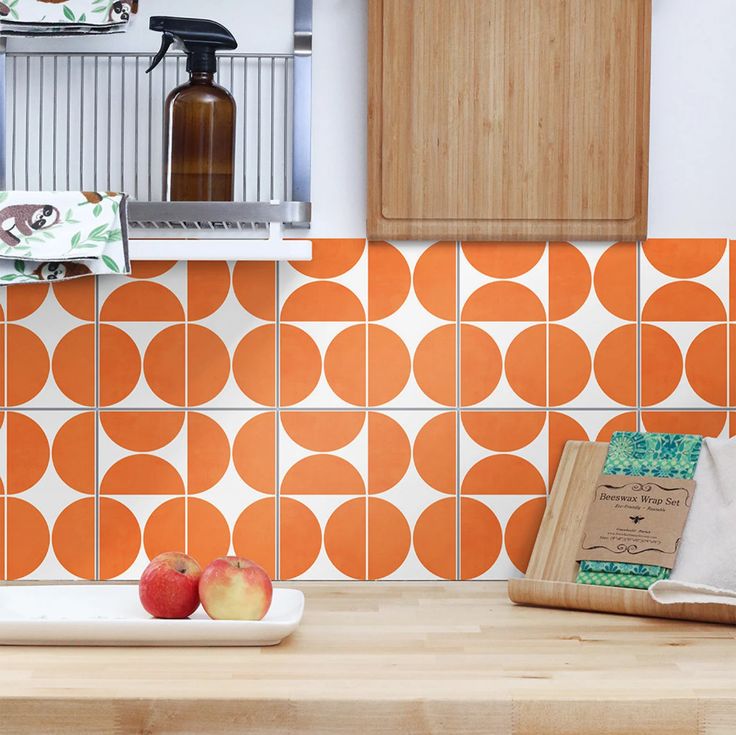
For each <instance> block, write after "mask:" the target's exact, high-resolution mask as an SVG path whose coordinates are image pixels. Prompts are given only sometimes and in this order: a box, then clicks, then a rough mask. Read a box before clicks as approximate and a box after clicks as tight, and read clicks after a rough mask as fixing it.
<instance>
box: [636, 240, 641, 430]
mask: <svg viewBox="0 0 736 735" xmlns="http://www.w3.org/2000/svg"><path fill="white" fill-rule="evenodd" d="M635 247H636V430H637V431H641V430H642V417H641V416H642V410H641V395H642V390H641V384H642V370H641V366H642V359H641V344H642V339H641V333H642V325H641V250H642V243H641V242H640V241H637V242H636V244H635Z"/></svg>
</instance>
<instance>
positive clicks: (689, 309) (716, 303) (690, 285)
mask: <svg viewBox="0 0 736 735" xmlns="http://www.w3.org/2000/svg"><path fill="white" fill-rule="evenodd" d="M642 319H643V320H644V321H647V322H717V321H724V320H725V319H726V308H725V307H724V305H723V302H722V301H721V300H720V299H719V298H718V296H716V294H714V293H713V291H711V290H710V289H709V288H706V287H705V286H703V285H702V284H700V283H695V282H693V281H675V282H674V283H668V284H667V285H666V286H662V287H661V288H660V289H658V290H657V291H655V292H654V293H653V294H652V295H651V296H650V297H649V299H648V300H647V303H646V304H644V309H643V310H642Z"/></svg>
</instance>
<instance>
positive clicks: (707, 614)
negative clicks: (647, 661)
mask: <svg viewBox="0 0 736 735" xmlns="http://www.w3.org/2000/svg"><path fill="white" fill-rule="evenodd" d="M607 452H608V444H602V443H598V442H568V443H567V445H566V447H565V451H564V452H563V454H562V459H561V460H560V466H559V469H558V470H557V476H556V477H555V482H554V485H553V487H552V492H551V493H550V497H549V500H548V503H547V510H546V512H545V514H544V518H543V520H542V524H541V526H540V528H539V534H538V536H537V541H536V543H535V545H534V551H533V552H532V556H531V559H530V561H529V567H528V569H527V574H526V578H525V579H513V580H510V581H509V597H510V598H511V600H512V601H513V602H517V603H520V604H526V605H540V606H543V607H561V608H566V609H570V610H593V611H596V612H609V613H622V614H626V615H645V616H648V617H657V618H675V619H681V620H698V621H701V622H708V623H730V624H734V623H736V607H731V606H728V605H720V604H707V605H701V604H697V605H695V604H684V605H660V604H659V603H657V602H654V600H652V599H651V598H650V597H649V593H648V592H646V590H629V589H622V588H620V587H595V586H593V585H585V584H576V583H575V578H576V576H577V573H578V566H579V565H578V563H577V561H576V560H575V557H576V555H577V550H578V548H579V547H580V539H581V535H582V532H583V524H584V522H585V518H586V515H587V513H588V507H589V505H590V503H591V501H592V500H593V495H594V492H595V485H596V482H597V480H598V478H599V476H600V474H601V470H602V469H603V464H604V462H605V460H606V454H607Z"/></svg>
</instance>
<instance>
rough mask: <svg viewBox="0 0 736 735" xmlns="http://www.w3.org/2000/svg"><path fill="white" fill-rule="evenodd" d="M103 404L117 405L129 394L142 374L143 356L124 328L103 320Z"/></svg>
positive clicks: (101, 350) (101, 337) (101, 369)
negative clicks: (104, 322) (105, 322)
mask: <svg viewBox="0 0 736 735" xmlns="http://www.w3.org/2000/svg"><path fill="white" fill-rule="evenodd" d="M99 351H100V356H99V359H100V404H101V405H102V406H114V405H115V404H116V403H120V401H122V400H124V399H125V398H127V397H128V396H129V395H130V394H131V393H132V392H133V389H134V388H135V386H136V385H137V384H138V380H139V379H140V375H141V356H140V354H139V352H138V347H137V346H136V344H135V342H134V341H133V340H132V339H131V337H130V336H129V335H128V334H126V333H125V332H124V331H123V330H122V329H118V327H113V326H112V325H110V324H100V346H99Z"/></svg>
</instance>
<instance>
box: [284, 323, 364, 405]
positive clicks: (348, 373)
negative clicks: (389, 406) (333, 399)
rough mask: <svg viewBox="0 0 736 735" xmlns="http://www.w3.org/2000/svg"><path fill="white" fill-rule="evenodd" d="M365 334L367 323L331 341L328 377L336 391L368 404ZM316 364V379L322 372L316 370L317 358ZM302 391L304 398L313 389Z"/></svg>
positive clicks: (354, 402) (345, 398) (356, 402)
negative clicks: (366, 396) (366, 399)
mask: <svg viewBox="0 0 736 735" xmlns="http://www.w3.org/2000/svg"><path fill="white" fill-rule="evenodd" d="M365 335H366V328H365V326H363V325H355V326H353V327H348V328H347V329H344V330H343V331H342V332H340V333H339V334H338V335H337V336H336V337H335V338H334V339H333V340H332V342H330V344H329V346H328V347H327V351H326V352H325V378H326V380H327V384H328V385H329V386H330V388H332V390H333V391H334V392H335V395H337V396H338V397H339V398H341V399H342V400H343V401H345V402H346V403H350V404H352V405H354V406H364V405H365V391H366V376H365V361H366V344H365V342H366V336H365ZM282 350H283V348H282ZM312 368H313V370H314V372H313V373H312V379H313V380H314V378H316V379H317V380H318V379H319V373H318V372H317V370H316V368H317V363H316V361H314V362H312ZM292 382H293V383H294V382H296V381H292ZM314 384H315V386H316V380H314ZM305 388H306V386H305ZM301 393H302V398H306V397H307V396H308V395H309V393H311V390H310V391H308V392H304V389H302V392H301ZM300 400H302V399H300ZM294 402H296V401H294Z"/></svg>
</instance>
